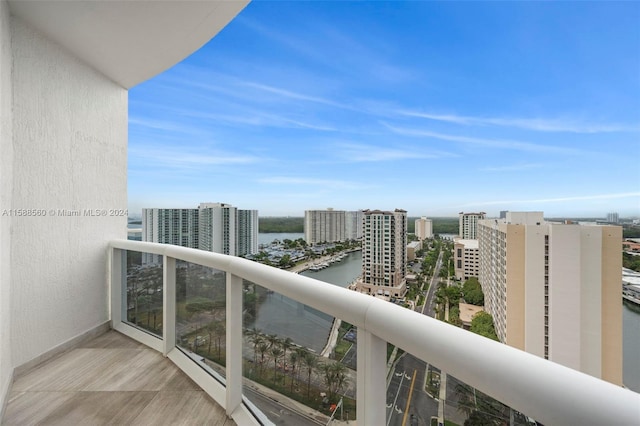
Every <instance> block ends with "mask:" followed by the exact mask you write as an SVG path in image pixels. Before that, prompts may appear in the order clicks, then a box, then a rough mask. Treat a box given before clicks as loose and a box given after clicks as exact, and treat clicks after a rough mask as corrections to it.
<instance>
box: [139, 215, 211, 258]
mask: <svg viewBox="0 0 640 426" xmlns="http://www.w3.org/2000/svg"><path fill="white" fill-rule="evenodd" d="M198 221H199V216H198V209H153V208H148V209H147V208H145V209H142V241H148V242H152V243H162V244H173V245H176V246H183V247H191V248H198ZM143 259H144V262H145V263H160V261H161V256H160V255H157V254H151V253H143Z"/></svg>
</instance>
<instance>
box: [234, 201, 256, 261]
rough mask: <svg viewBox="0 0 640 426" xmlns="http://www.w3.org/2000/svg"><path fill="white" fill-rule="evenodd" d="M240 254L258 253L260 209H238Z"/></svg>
mask: <svg viewBox="0 0 640 426" xmlns="http://www.w3.org/2000/svg"><path fill="white" fill-rule="evenodd" d="M236 230H237V231H238V243H237V247H238V252H237V255H238V256H246V255H248V254H256V253H258V210H240V209H238V222H237V223H236Z"/></svg>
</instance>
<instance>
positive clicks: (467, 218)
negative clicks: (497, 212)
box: [458, 212, 487, 240]
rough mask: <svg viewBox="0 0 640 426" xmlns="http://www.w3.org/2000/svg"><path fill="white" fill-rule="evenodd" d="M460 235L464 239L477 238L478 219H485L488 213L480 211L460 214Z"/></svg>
mask: <svg viewBox="0 0 640 426" xmlns="http://www.w3.org/2000/svg"><path fill="white" fill-rule="evenodd" d="M458 215H459V219H458V220H459V230H458V233H459V237H460V238H462V239H464V240H475V239H477V238H478V232H477V229H478V221H479V220H482V219H484V218H485V217H486V216H487V214H486V213H485V212H480V213H464V212H460V213H459V214H458Z"/></svg>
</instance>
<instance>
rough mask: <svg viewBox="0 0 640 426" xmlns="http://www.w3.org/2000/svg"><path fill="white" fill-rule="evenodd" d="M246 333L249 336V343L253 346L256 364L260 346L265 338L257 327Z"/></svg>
mask: <svg viewBox="0 0 640 426" xmlns="http://www.w3.org/2000/svg"><path fill="white" fill-rule="evenodd" d="M246 333H247V335H248V336H249V342H250V343H251V344H253V363H254V364H255V363H256V361H257V359H258V358H257V357H258V345H259V344H260V343H262V342H263V341H264V338H263V337H262V334H261V333H260V330H259V329H257V328H255V327H253V328H252V329H249V330H247V332H246Z"/></svg>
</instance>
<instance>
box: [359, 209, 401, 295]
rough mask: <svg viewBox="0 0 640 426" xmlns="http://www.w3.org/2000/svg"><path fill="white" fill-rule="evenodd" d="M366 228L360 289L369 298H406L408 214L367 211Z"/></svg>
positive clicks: (397, 211)
mask: <svg viewBox="0 0 640 426" xmlns="http://www.w3.org/2000/svg"><path fill="white" fill-rule="evenodd" d="M362 228H363V239H362V276H361V277H360V278H359V280H358V283H357V285H356V288H357V289H358V290H359V291H361V292H364V293H369V294H376V295H381V296H387V297H401V296H403V295H404V293H405V290H406V274H407V271H406V264H407V212H406V211H405V210H399V209H396V210H395V211H393V212H391V211H380V210H365V211H364V213H363V222H362Z"/></svg>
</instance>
